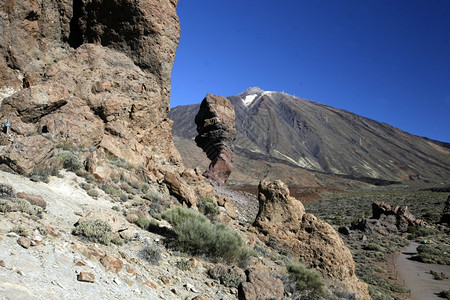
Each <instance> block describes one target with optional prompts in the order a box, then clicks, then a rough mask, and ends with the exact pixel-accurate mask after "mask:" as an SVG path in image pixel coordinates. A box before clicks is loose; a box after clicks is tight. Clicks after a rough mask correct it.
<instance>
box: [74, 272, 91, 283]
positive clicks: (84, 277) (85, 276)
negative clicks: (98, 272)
mask: <svg viewBox="0 0 450 300" xmlns="http://www.w3.org/2000/svg"><path fill="white" fill-rule="evenodd" d="M77 280H78V281H83V282H95V276H94V274H92V273H89V272H80V274H78V276H77Z"/></svg>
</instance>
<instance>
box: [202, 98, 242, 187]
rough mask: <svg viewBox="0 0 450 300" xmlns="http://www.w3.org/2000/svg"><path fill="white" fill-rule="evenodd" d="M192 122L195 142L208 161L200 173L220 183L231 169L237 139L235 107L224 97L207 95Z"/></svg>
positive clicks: (222, 182) (223, 181)
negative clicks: (205, 168)
mask: <svg viewBox="0 0 450 300" xmlns="http://www.w3.org/2000/svg"><path fill="white" fill-rule="evenodd" d="M195 124H197V132H198V135H197V136H196V137H195V142H196V143H197V146H199V147H200V148H202V149H203V151H204V152H205V153H206V155H207V156H208V158H209V159H210V160H211V164H210V166H209V169H208V170H207V171H206V172H205V173H203V175H204V176H205V177H207V178H210V179H212V180H214V181H215V182H217V183H218V184H219V185H222V184H224V183H225V182H226V181H227V179H228V177H229V176H230V174H231V171H232V165H231V164H232V162H233V160H232V157H231V153H232V151H233V142H234V140H235V139H236V127H235V112H234V107H233V105H232V104H231V102H230V101H229V100H228V99H227V98H225V97H222V96H217V95H211V94H208V95H206V97H205V99H203V101H202V103H201V104H200V110H199V112H198V114H197V116H196V117H195Z"/></svg>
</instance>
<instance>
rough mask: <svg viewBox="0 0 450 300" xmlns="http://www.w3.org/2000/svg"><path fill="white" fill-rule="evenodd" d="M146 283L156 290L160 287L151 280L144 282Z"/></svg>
mask: <svg viewBox="0 0 450 300" xmlns="http://www.w3.org/2000/svg"><path fill="white" fill-rule="evenodd" d="M144 285H146V286H148V287H150V288H152V289H154V290H156V289H157V288H158V286H157V285H156V284H155V283H154V282H152V281H150V280H147V281H146V282H144Z"/></svg>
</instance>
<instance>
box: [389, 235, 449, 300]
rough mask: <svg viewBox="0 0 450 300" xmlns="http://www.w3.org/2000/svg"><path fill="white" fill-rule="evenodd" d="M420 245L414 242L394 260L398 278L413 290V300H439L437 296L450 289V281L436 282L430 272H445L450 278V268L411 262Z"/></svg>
mask: <svg viewBox="0 0 450 300" xmlns="http://www.w3.org/2000/svg"><path fill="white" fill-rule="evenodd" d="M418 245H419V244H418V243H416V242H412V243H411V245H410V246H408V247H407V248H405V249H404V250H403V251H402V252H401V253H400V254H399V255H398V256H397V257H396V258H395V260H394V264H395V265H394V266H395V269H396V271H397V276H398V278H399V279H400V280H401V281H402V282H403V283H404V285H405V286H406V287H407V288H408V289H410V290H411V299H413V300H434V299H436V300H439V299H442V298H440V297H439V296H438V295H437V294H438V293H439V292H441V291H443V290H446V289H449V288H450V279H446V280H435V279H433V275H431V274H430V270H433V271H436V272H443V273H445V274H446V275H447V277H450V266H445V265H435V264H426V263H421V262H417V261H414V260H411V259H410V258H411V257H412V255H413V254H416V253H417V246H418Z"/></svg>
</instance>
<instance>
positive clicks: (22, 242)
mask: <svg viewBox="0 0 450 300" xmlns="http://www.w3.org/2000/svg"><path fill="white" fill-rule="evenodd" d="M17 244H19V245H20V246H22V247H24V248H25V249H28V248H30V246H31V240H30V239H29V238H26V237H23V236H21V237H20V238H19V239H18V240H17Z"/></svg>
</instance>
